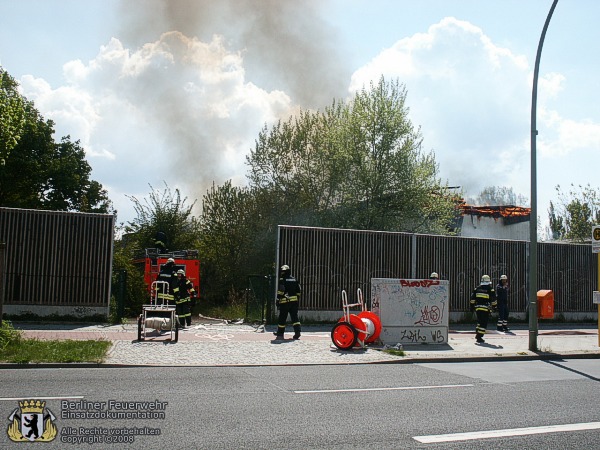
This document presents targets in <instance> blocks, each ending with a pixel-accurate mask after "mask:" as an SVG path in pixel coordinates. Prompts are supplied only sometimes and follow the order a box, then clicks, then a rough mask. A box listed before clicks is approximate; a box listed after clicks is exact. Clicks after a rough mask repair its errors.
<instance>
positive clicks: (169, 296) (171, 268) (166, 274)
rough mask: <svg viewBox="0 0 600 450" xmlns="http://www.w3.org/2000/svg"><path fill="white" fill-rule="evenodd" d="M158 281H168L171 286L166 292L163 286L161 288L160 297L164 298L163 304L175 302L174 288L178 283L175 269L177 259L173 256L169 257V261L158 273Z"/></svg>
mask: <svg viewBox="0 0 600 450" xmlns="http://www.w3.org/2000/svg"><path fill="white" fill-rule="evenodd" d="M156 281H166V282H167V283H169V287H168V288H167V290H166V292H163V289H162V288H159V291H158V299H162V303H163V304H169V303H171V304H172V303H173V289H174V288H175V284H176V283H177V273H176V270H175V260H174V259H173V258H169V259H167V262H166V263H165V264H163V265H162V266H161V268H160V272H159V273H158V278H157V279H156Z"/></svg>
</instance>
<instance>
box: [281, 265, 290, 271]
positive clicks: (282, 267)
mask: <svg viewBox="0 0 600 450" xmlns="http://www.w3.org/2000/svg"><path fill="white" fill-rule="evenodd" d="M286 270H290V266H288V265H287V264H284V265H283V266H281V271H282V272H285V271H286Z"/></svg>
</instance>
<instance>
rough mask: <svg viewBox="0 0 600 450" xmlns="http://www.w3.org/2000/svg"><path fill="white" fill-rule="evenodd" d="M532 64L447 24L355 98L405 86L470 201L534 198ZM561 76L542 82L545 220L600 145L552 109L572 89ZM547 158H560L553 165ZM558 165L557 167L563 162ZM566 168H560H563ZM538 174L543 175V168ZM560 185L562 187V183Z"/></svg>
mask: <svg viewBox="0 0 600 450" xmlns="http://www.w3.org/2000/svg"><path fill="white" fill-rule="evenodd" d="M532 65H533V62H531V65H530V64H529V63H528V61H527V59H526V58H525V56H523V55H517V54H514V53H513V52H512V51H511V50H510V49H507V48H503V47H500V46H498V45H496V44H495V43H494V42H493V41H492V40H491V39H490V38H489V37H488V36H486V35H485V34H484V33H483V31H482V30H481V29H480V28H478V27H477V26H475V25H473V24H470V23H468V22H465V21H460V20H457V19H455V18H452V17H447V18H445V19H443V20H441V21H440V22H439V23H437V24H434V25H432V26H431V27H429V29H428V31H427V33H417V34H414V35H413V36H410V37H407V38H403V39H401V40H399V41H397V42H396V43H395V44H394V45H393V46H392V47H390V48H388V49H385V50H383V51H382V52H381V53H380V54H378V55H377V56H375V57H374V58H373V59H372V61H371V62H370V63H368V64H367V65H365V66H364V67H362V68H360V69H358V70H357V71H356V72H355V73H354V74H353V76H352V82H351V84H350V92H354V91H355V90H357V89H359V88H362V87H363V86H365V85H368V83H369V81H371V80H373V81H377V80H378V79H379V78H380V77H381V76H382V75H383V76H385V77H386V79H388V80H389V79H392V78H398V79H399V80H400V82H402V83H404V84H405V85H406V88H407V93H408V94H407V104H408V106H409V107H410V115H409V117H410V119H411V120H412V122H413V124H415V125H418V126H421V127H422V133H423V136H424V146H425V149H426V150H428V149H433V150H434V152H435V154H436V160H437V162H438V163H439V165H440V172H441V175H442V177H443V178H444V179H447V180H448V181H449V183H450V184H451V185H460V186H462V187H463V188H464V189H465V190H466V191H467V193H468V195H470V196H475V195H477V194H478V193H479V192H480V190H481V189H482V188H483V187H485V186H490V185H494V186H510V187H512V188H513V190H514V191H515V192H516V193H517V194H523V195H525V196H527V197H529V196H530V184H529V180H530V170H531V169H530V165H531V164H530V148H531V138H530V136H531V132H530V129H531V86H532ZM565 83H566V78H565V75H563V74H560V73H549V74H540V78H539V83H538V111H537V116H538V120H537V128H538V130H539V136H538V137H537V147H538V149H539V152H538V158H537V166H538V174H540V173H543V174H544V175H543V176H540V175H538V191H539V192H540V194H539V195H538V205H539V211H541V212H542V215H543V214H545V210H546V208H547V205H548V203H549V201H550V198H551V196H552V194H553V187H554V186H555V185H556V184H559V183H562V184H565V185H566V184H569V183H568V182H567V181H566V180H567V179H568V178H566V177H569V176H573V175H570V174H573V173H574V172H570V174H569V167H570V168H572V170H573V171H577V172H578V173H581V172H582V171H584V170H587V169H584V168H582V167H581V162H578V160H573V159H572V158H571V159H569V155H574V154H577V153H578V152H579V153H587V152H589V151H590V149H591V148H597V147H598V143H599V142H600V139H599V138H600V125H599V124H598V123H594V122H592V121H586V122H576V121H574V120H570V119H567V118H564V117H562V116H561V115H560V114H559V113H558V112H556V111H554V110H552V109H551V108H550V104H552V105H556V104H557V100H558V99H559V98H560V96H561V95H563V94H564V91H565ZM549 158H552V159H556V162H550V160H549ZM559 161H560V162H559ZM557 164H558V166H562V168H563V169H562V170H561V169H558V170H557V169H556V167H557ZM540 169H541V170H540ZM561 180H562V181H561Z"/></svg>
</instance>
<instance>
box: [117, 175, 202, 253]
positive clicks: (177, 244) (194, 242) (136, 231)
mask: <svg viewBox="0 0 600 450" xmlns="http://www.w3.org/2000/svg"><path fill="white" fill-rule="evenodd" d="M149 186H150V189H151V191H150V194H149V196H148V197H147V198H143V199H142V200H140V199H138V198H137V197H134V196H128V197H127V198H129V200H131V201H132V202H133V209H134V211H135V213H136V217H135V219H133V220H132V221H131V222H129V223H128V224H127V225H125V226H124V232H125V233H126V236H127V238H126V239H127V241H128V246H129V247H131V248H135V249H136V250H143V249H145V248H151V247H154V246H155V245H154V242H155V237H156V234H157V233H158V232H159V231H162V232H163V233H165V234H166V235H167V238H168V241H169V242H168V250H169V251H174V250H185V249H195V248H197V246H198V227H199V223H198V221H197V220H196V218H195V217H194V216H193V215H192V209H193V208H194V205H195V204H196V202H195V201H194V202H193V203H192V204H191V205H186V202H187V197H183V198H182V197H181V192H180V191H179V189H175V191H171V189H170V188H169V186H168V185H167V184H166V183H165V188H164V189H163V190H162V191H159V190H157V189H154V188H153V187H152V185H149Z"/></svg>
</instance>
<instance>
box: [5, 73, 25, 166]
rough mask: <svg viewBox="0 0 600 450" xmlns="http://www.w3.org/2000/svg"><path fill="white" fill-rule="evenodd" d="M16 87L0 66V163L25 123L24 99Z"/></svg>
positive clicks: (11, 147)
mask: <svg viewBox="0 0 600 450" xmlns="http://www.w3.org/2000/svg"><path fill="white" fill-rule="evenodd" d="M17 88H18V84H17V82H16V81H15V79H14V78H13V77H11V76H10V75H9V74H8V72H6V71H5V70H4V69H3V68H2V67H1V66H0V165H4V164H5V163H6V159H7V158H8V156H9V155H10V152H11V150H12V149H13V148H14V147H15V146H16V145H17V143H18V142H19V139H20V138H21V134H22V133H23V126H24V124H25V103H26V101H25V99H24V98H23V97H22V96H21V94H19V91H18V90H17Z"/></svg>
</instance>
